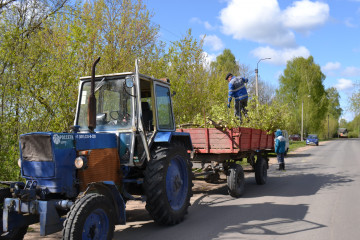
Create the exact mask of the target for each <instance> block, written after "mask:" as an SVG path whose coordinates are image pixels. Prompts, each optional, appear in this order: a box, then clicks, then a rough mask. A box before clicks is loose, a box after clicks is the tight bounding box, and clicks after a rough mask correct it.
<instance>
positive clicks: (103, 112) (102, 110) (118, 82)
mask: <svg viewBox="0 0 360 240" xmlns="http://www.w3.org/2000/svg"><path fill="white" fill-rule="evenodd" d="M124 82H125V79H124V78H121V79H115V80H106V79H102V80H101V81H96V82H95V97H96V128H95V131H116V130H120V129H130V128H131V122H132V115H133V111H132V110H133V109H132V99H133V97H131V95H130V94H129V93H131V88H127V87H126V84H124ZM90 85H91V84H90V82H85V83H84V84H83V85H82V89H81V96H80V104H79V110H78V114H79V115H78V121H77V125H79V126H80V130H87V129H88V122H87V114H88V97H89V95H90Z"/></svg>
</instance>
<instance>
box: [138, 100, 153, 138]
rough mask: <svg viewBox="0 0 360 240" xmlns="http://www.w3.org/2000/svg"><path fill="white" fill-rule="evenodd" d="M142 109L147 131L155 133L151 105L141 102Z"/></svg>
mask: <svg viewBox="0 0 360 240" xmlns="http://www.w3.org/2000/svg"><path fill="white" fill-rule="evenodd" d="M141 108H142V116H143V121H144V128H145V131H153V130H154V127H153V123H152V121H153V112H152V111H151V109H150V105H149V103H148V102H141Z"/></svg>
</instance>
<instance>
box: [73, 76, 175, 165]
mask: <svg viewBox="0 0 360 240" xmlns="http://www.w3.org/2000/svg"><path fill="white" fill-rule="evenodd" d="M91 91H92V89H91V77H82V78H81V79H80V86H79V98H78V104H77V113H76V118H75V125H76V126H77V131H79V132H80V133H82V132H84V133H86V132H92V131H93V132H96V133H104V132H108V133H109V132H110V133H115V134H116V135H117V140H118V141H117V142H118V150H119V156H120V162H121V164H122V165H127V166H141V165H142V164H143V163H144V161H145V160H146V158H147V159H150V150H149V149H150V148H151V145H152V143H153V142H154V139H155V138H156V137H157V138H159V137H160V138H161V132H162V133H164V132H175V123H174V116H173V111H172V103H171V94H170V84H169V82H168V81H167V80H159V79H154V78H152V77H149V76H145V75H142V74H139V73H137V72H135V73H134V72H127V73H118V74H109V75H97V76H95V83H94V90H93V91H94V94H95V98H96V103H95V105H96V114H95V118H96V125H95V127H94V129H93V130H91V129H90V128H89V126H88V118H89V116H88V115H89V101H88V98H89V96H90V95H91Z"/></svg>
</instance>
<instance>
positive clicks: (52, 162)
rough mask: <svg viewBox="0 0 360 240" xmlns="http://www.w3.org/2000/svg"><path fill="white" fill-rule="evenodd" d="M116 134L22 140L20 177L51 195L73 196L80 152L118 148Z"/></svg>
mask: <svg viewBox="0 0 360 240" xmlns="http://www.w3.org/2000/svg"><path fill="white" fill-rule="evenodd" d="M116 147H117V141H116V135H115V134H113V133H53V132H37V133H28V134H23V135H21V136H20V159H21V175H22V177H24V178H25V179H26V180H31V181H36V183H35V184H36V185H37V186H45V187H46V188H47V189H48V190H49V191H50V192H52V193H59V192H69V191H70V192H71V191H72V189H73V188H74V185H75V181H76V168H75V165H74V161H75V158H76V157H77V154H78V151H82V150H93V149H102V148H116Z"/></svg>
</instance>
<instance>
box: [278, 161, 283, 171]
mask: <svg viewBox="0 0 360 240" xmlns="http://www.w3.org/2000/svg"><path fill="white" fill-rule="evenodd" d="M278 170H279V171H281V170H282V164H281V163H279V168H278Z"/></svg>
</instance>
